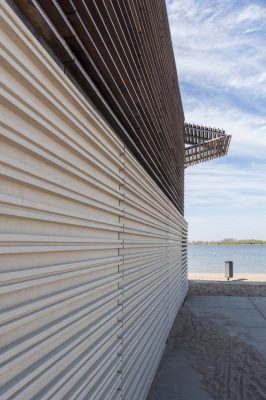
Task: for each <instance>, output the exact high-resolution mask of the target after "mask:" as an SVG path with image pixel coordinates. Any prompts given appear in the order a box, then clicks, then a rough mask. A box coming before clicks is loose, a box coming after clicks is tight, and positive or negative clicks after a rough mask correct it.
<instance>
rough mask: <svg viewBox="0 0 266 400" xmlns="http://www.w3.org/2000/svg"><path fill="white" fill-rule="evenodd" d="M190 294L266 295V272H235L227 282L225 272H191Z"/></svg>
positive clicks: (189, 277) (189, 275)
mask: <svg viewBox="0 0 266 400" xmlns="http://www.w3.org/2000/svg"><path fill="white" fill-rule="evenodd" d="M188 279H189V295H195V296H260V297H264V296H266V274H234V278H233V279H230V281H229V282H227V279H225V277H224V275H223V274H209V273H197V274H196V273H189V274H188Z"/></svg>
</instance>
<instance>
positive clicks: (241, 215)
mask: <svg viewBox="0 0 266 400" xmlns="http://www.w3.org/2000/svg"><path fill="white" fill-rule="evenodd" d="M167 9H168V17H169V23H170V29H171V34H172V41H173V47H174V53H175V59H176V66H177V72H178V78H179V84H180V88H181V95H182V100H183V107H184V111H185V118H186V121H187V122H191V123H197V124H203V125H207V126H213V127H216V128H222V129H225V131H226V133H230V134H232V136H233V137H232V141H231V146H230V150H229V154H228V156H227V157H225V158H221V159H217V160H215V161H210V162H207V163H205V164H199V165H197V166H194V167H190V168H188V169H187V170H186V184H185V215H186V219H187V221H188V223H189V239H190V240H219V239H223V238H225V237H233V238H239V239H241V238H242V239H245V238H257V239H265V240H266V0H257V1H256V0H255V1H246V0H172V1H171V0H167Z"/></svg>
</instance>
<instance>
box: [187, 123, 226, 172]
mask: <svg viewBox="0 0 266 400" xmlns="http://www.w3.org/2000/svg"><path fill="white" fill-rule="evenodd" d="M184 131H185V132H184V133H185V135H184V139H185V144H186V145H187V147H186V148H185V168H186V167H189V166H192V165H196V164H199V163H202V162H205V161H209V160H213V159H214V158H218V157H224V156H225V155H226V154H227V153H228V149H229V145H230V141H231V135H227V134H225V131H224V130H222V129H215V128H208V127H206V126H200V125H195V124H188V123H185V127H184Z"/></svg>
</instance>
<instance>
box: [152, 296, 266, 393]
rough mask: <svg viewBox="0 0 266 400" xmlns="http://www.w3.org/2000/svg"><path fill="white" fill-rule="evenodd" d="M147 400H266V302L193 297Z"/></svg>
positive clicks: (178, 321)
mask: <svg viewBox="0 0 266 400" xmlns="http://www.w3.org/2000/svg"><path fill="white" fill-rule="evenodd" d="M147 399H148V400H174V399H176V400H194V399H195V400H216V399H226V400H235V399H238V400H239V399H241V400H262V399H263V400H264V399H265V400H266V297H243V296H197V295H195V296H188V297H187V299H186V302H185V304H184V306H183V308H182V310H181V312H180V313H179V315H178V316H177V318H176V321H175V323H174V326H173V328H172V332H171V333H170V337H169V342H168V344H167V346H166V351H165V353H164V356H163V359H162V361H161V364H160V366H159V369H158V371H157V374H156V377H155V379H154V382H153V384H152V387H151V390H150V393H149V395H148V398H147Z"/></svg>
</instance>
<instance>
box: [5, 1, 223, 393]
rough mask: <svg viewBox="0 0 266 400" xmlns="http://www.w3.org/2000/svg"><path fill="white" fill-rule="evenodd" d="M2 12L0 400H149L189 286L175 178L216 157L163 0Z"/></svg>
mask: <svg viewBox="0 0 266 400" xmlns="http://www.w3.org/2000/svg"><path fill="white" fill-rule="evenodd" d="M1 8H2V24H1V41H2V45H3V51H2V54H3V69H2V84H3V96H2V118H1V133H0V157H1V163H0V171H1V173H0V221H1V222H0V234H1V243H0V271H1V286H0V299H1V301H0V307H1V325H0V342H1V353H0V376H1V389H0V395H1V398H3V399H92V400H96V399H98V400H105V399H108V400H113V399H124V400H131V399H132V400H133V399H135V400H141V399H145V397H146V395H147V392H148V390H149V387H150V384H151V382H152V379H153V376H154V374H155V371H156V369H157V366H158V364H159V361H160V358H161V355H162V353H163V350H164V346H165V342H166V339H167V336H168V333H169V330H170V328H171V325H172V323H173V320H174V318H175V316H176V313H177V311H178V310H179V308H180V306H181V305H182V303H183V301H184V298H185V296H186V292H187V255H186V251H187V223H186V221H185V219H184V215H183V213H184V168H185V166H188V165H189V163H190V162H193V163H195V162H197V161H198V158H197V157H198V154H200V152H204V155H205V156H206V157H207V158H208V155H209V157H210V154H211V153H208V152H209V151H214V150H213V149H214V147H213V145H211V146H212V147H210V150H209V147H208V146H209V145H208V144H206V143H205V142H206V141H207V140H209V139H210V138H211V137H210V135H209V136H208V135H207V136H206V137H205V136H204V137H205V139H202V140H203V142H204V143H205V144H202V143H201V139H200V140H198V139H199V137H200V138H201V137H202V136H201V134H199V135H198V134H197V128H196V127H194V128H193V127H192V128H193V129H192V128H191V126H190V127H186V129H187V131H186V135H185V133H184V132H185V128H184V114H183V108H182V103H181V98H180V92H179V86H178V80H177V74H176V69H175V62H174V56H173V50H172V44H171V37H170V33H169V26H168V20H167V13H166V7H165V3H164V1H163V0H156V1H151V0H147V1H146V0H145V1H143V0H129V1H118V0H114V1H105V0H97V1H94V0H88V1H85V0H77V1H72V0H60V1H59V0H58V1H56V0H38V1H37V0H14V1H11V0H8V1H7V0H5V1H3V2H1ZM201 128H202V129H203V131H204V128H203V127H201ZM202 129H201V130H202ZM201 130H200V131H201ZM193 135H194V139H193V138H192V139H189V137H191V136H193ZM197 135H198V139H195V136H197ZM218 136H219V135H218ZM185 138H186V144H192V147H193V149H192V147H191V148H190V150H188V149H186V148H185ZM215 138H216V136H215ZM214 140H220V139H219V138H218V139H217V138H216V139H214ZM223 140H224V139H223ZM214 143H216V142H214ZM195 146H201V147H200V148H199V149H198V148H197V147H196V150H194V148H195ZM216 147H217V146H216V144H215V149H216ZM224 148H225V147H224ZM220 150H221V148H220ZM221 152H222V150H221V151H220V153H219V154H220V155H221ZM194 154H196V156H195V155H194Z"/></svg>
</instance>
